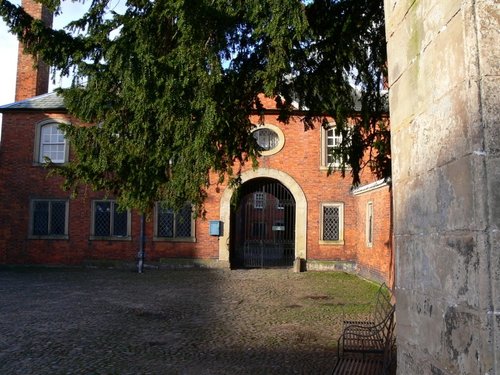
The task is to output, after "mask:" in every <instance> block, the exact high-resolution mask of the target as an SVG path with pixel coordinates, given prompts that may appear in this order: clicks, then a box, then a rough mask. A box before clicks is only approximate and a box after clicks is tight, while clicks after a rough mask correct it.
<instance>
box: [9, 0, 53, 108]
mask: <svg viewBox="0 0 500 375" xmlns="http://www.w3.org/2000/svg"><path fill="white" fill-rule="evenodd" d="M22 6H23V8H24V10H25V11H26V12H27V13H28V14H29V15H31V17H33V18H38V19H41V20H42V21H43V22H44V23H45V25H47V26H48V27H52V19H53V16H52V13H51V12H50V11H49V10H48V9H47V8H46V7H45V6H43V5H41V4H39V3H37V2H35V1H33V0H22ZM48 91H49V66H48V65H47V64H45V63H43V62H41V61H38V62H36V63H35V60H34V59H33V57H32V56H31V55H30V54H26V53H24V48H23V45H22V43H19V50H18V54H17V77H16V98H15V100H16V102H17V101H20V100H24V99H28V98H32V97H33V96H37V95H42V94H45V93H47V92H48Z"/></svg>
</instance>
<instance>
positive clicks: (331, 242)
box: [319, 240, 344, 245]
mask: <svg viewBox="0 0 500 375" xmlns="http://www.w3.org/2000/svg"><path fill="white" fill-rule="evenodd" d="M319 244H320V245H344V240H339V241H324V240H319Z"/></svg>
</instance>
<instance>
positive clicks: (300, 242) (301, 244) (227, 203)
mask: <svg viewBox="0 0 500 375" xmlns="http://www.w3.org/2000/svg"><path fill="white" fill-rule="evenodd" d="M257 178H271V179H273V180H276V181H279V182H280V183H282V184H283V185H284V186H285V187H286V188H287V189H288V190H289V191H290V193H291V194H292V195H293V198H294V199H295V258H297V257H298V258H301V259H307V249H306V244H307V200H306V196H305V194H304V191H303V190H302V188H301V187H300V185H299V184H298V183H297V181H295V179H294V178H293V177H292V176H290V175H289V174H287V173H286V172H283V171H279V170H276V169H271V168H257V169H252V170H249V171H246V172H243V173H242V174H241V183H242V184H245V183H247V182H249V181H251V180H253V179H257ZM234 193H235V190H234V189H233V188H231V187H228V188H226V189H225V190H224V192H223V193H222V197H221V200H220V219H221V220H222V222H223V223H224V231H223V234H222V236H221V237H220V238H219V262H222V263H226V264H227V266H229V263H230V261H229V244H230V238H231V234H232V232H231V227H232V226H231V201H232V200H233V199H232V198H233V194H234Z"/></svg>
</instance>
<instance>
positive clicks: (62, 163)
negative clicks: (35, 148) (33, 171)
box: [32, 161, 68, 167]
mask: <svg viewBox="0 0 500 375" xmlns="http://www.w3.org/2000/svg"><path fill="white" fill-rule="evenodd" d="M52 164H53V165H66V164H68V161H64V162H59V163H56V162H52ZM47 165H48V163H40V162H38V161H34V162H33V164H32V166H33V167H46V166H47Z"/></svg>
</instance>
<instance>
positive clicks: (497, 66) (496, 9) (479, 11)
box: [475, 0, 500, 77]
mask: <svg viewBox="0 0 500 375" xmlns="http://www.w3.org/2000/svg"><path fill="white" fill-rule="evenodd" d="M475 15H476V17H477V24H478V39H479V59H480V65H481V75H482V76H483V77H484V76H498V75H500V59H499V58H498V57H499V56H500V43H499V37H500V3H499V2H498V1H494V0H483V1H478V2H477V7H476V14H475Z"/></svg>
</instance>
